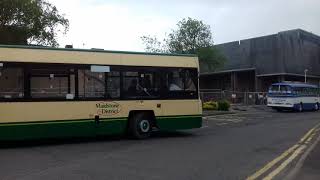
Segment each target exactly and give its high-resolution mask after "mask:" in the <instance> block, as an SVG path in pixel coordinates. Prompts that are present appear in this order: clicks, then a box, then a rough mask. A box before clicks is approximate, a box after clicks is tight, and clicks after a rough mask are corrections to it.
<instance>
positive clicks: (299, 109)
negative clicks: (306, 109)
mask: <svg viewBox="0 0 320 180" xmlns="http://www.w3.org/2000/svg"><path fill="white" fill-rule="evenodd" d="M298 111H299V112H302V111H303V105H302V103H300V104H299V105H298Z"/></svg>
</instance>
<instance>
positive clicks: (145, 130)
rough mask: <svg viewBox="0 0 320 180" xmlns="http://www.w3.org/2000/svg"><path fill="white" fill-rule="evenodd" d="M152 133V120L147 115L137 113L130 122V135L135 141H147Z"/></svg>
mask: <svg viewBox="0 0 320 180" xmlns="http://www.w3.org/2000/svg"><path fill="white" fill-rule="evenodd" d="M151 131H152V120H151V118H150V117H149V116H148V115H147V114H145V113H137V114H135V115H133V117H132V118H131V119H130V121H129V132H130V135H131V136H133V138H135V139H146V138H148V137H150V135H151Z"/></svg>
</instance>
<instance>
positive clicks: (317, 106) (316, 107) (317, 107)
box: [314, 103, 319, 111]
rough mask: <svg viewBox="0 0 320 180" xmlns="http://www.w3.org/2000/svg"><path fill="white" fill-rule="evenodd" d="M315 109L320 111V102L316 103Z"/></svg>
mask: <svg viewBox="0 0 320 180" xmlns="http://www.w3.org/2000/svg"><path fill="white" fill-rule="evenodd" d="M314 110H315V111H318V110H319V104H318V103H316V104H315V105H314Z"/></svg>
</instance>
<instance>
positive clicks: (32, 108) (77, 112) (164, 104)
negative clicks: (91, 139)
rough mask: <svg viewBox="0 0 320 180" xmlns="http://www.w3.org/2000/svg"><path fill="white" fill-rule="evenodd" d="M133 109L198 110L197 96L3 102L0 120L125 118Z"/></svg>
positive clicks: (173, 112)
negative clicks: (176, 98)
mask: <svg viewBox="0 0 320 180" xmlns="http://www.w3.org/2000/svg"><path fill="white" fill-rule="evenodd" d="M158 104H161V107H160V108H159V107H157V105H158ZM132 110H153V111H154V112H155V115H156V116H163V115H164V116H171V115H199V114H201V110H199V101H198V100H161V101H160V100H148V101H143V100H141V101H140V100H139V101H135V100H133V101H87V102H85V101H75V102H3V103H0V123H9V122H33V121H59V120H80V119H94V117H95V116H96V115H99V117H100V118H120V117H122V118H123V117H125V118H126V117H128V115H129V112H130V111H132Z"/></svg>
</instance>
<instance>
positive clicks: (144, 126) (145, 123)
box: [140, 120, 150, 133]
mask: <svg viewBox="0 0 320 180" xmlns="http://www.w3.org/2000/svg"><path fill="white" fill-rule="evenodd" d="M140 130H141V132H143V133H146V132H148V131H149V130H150V123H149V121H148V120H142V121H141V122H140Z"/></svg>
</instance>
